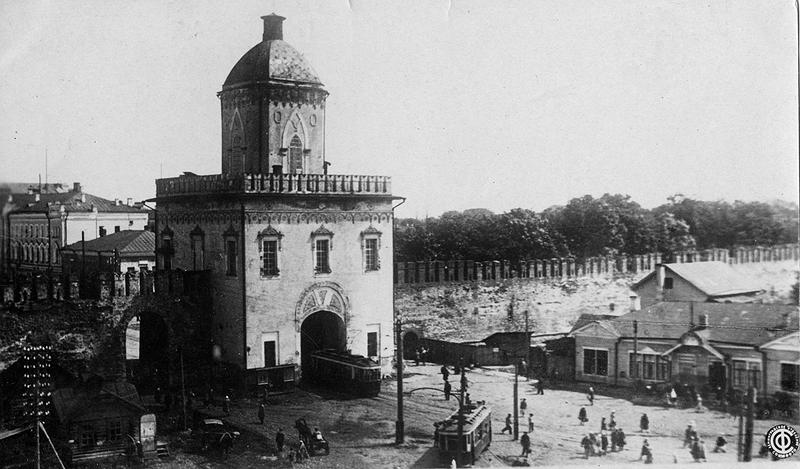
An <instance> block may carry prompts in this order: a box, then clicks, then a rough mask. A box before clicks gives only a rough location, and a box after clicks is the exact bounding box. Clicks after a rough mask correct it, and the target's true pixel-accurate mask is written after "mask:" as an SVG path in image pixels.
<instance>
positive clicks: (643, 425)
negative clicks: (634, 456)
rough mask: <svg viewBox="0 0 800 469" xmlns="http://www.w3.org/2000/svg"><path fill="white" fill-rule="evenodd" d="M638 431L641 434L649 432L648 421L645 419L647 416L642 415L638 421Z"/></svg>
mask: <svg viewBox="0 0 800 469" xmlns="http://www.w3.org/2000/svg"><path fill="white" fill-rule="evenodd" d="M639 429H640V430H641V431H642V432H643V433H648V432H650V419H649V418H647V414H642V418H640V419H639Z"/></svg>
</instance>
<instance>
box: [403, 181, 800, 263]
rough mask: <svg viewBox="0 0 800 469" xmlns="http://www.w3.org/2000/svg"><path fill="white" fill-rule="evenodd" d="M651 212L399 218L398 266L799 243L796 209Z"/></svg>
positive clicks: (613, 202) (602, 209) (588, 207)
mask: <svg viewBox="0 0 800 469" xmlns="http://www.w3.org/2000/svg"><path fill="white" fill-rule="evenodd" d="M668 200H669V202H668V203H666V204H664V205H661V206H659V207H656V208H654V209H652V210H649V209H645V208H642V207H641V206H640V205H639V204H638V203H636V202H635V201H633V200H631V197H630V196H628V195H621V194H605V195H603V196H602V197H599V198H594V197H592V196H590V195H585V196H583V197H578V198H574V199H572V200H570V201H569V203H568V204H567V205H565V206H556V207H551V208H548V209H546V210H544V211H542V212H534V211H533V210H528V209H522V208H516V209H513V210H511V211H509V212H506V213H502V214H495V213H493V212H491V211H489V210H486V209H470V210H465V211H463V212H456V211H451V212H446V213H444V214H443V215H442V216H441V217H438V218H427V219H425V220H418V219H415V218H405V219H398V220H397V222H396V225H395V260H396V261H399V262H408V261H418V260H436V259H438V260H450V259H470V260H476V261H481V260H494V259H507V260H511V261H517V260H523V259H542V258H550V257H563V256H570V255H571V256H575V257H578V258H584V257H590V256H599V255H616V254H622V253H625V254H645V253H648V252H656V251H658V252H661V253H663V254H665V255H666V256H667V260H669V259H670V256H671V255H672V254H673V253H674V252H676V251H682V250H687V249H709V248H728V249H730V248H734V247H737V246H757V245H762V246H769V245H775V244H784V243H796V242H797V241H798V207H797V205H796V204H793V203H787V202H771V203H764V202H739V201H737V202H734V203H729V202H725V201H713V202H707V201H701V200H693V199H690V198H686V197H683V196H682V195H675V196H672V197H669V198H668Z"/></svg>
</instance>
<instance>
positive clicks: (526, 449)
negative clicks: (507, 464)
mask: <svg viewBox="0 0 800 469" xmlns="http://www.w3.org/2000/svg"><path fill="white" fill-rule="evenodd" d="M519 443H520V444H521V445H522V456H524V457H526V458H527V457H528V455H529V454H531V437H530V436H528V432H525V433H523V434H522V438H520V439H519Z"/></svg>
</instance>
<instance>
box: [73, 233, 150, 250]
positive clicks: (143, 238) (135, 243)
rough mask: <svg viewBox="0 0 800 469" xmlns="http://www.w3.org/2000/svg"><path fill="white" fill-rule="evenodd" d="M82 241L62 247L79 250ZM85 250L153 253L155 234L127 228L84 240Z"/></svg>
mask: <svg viewBox="0 0 800 469" xmlns="http://www.w3.org/2000/svg"><path fill="white" fill-rule="evenodd" d="M82 243H83V241H78V242H77V243H72V244H70V245H69V246H67V247H65V248H64V249H68V250H73V251H75V252H81V251H82V250H83V249H84V248H82V247H81V244H82ZM85 249H86V251H89V252H109V251H114V250H115V249H116V250H118V251H119V253H120V255H126V254H128V255H131V254H151V255H152V254H154V252H155V250H156V235H155V233H153V232H152V231H144V230H127V231H120V232H118V233H114V234H110V235H107V236H103V237H100V238H96V239H92V240H90V241H86V245H85Z"/></svg>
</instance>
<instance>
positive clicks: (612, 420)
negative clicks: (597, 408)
mask: <svg viewBox="0 0 800 469" xmlns="http://www.w3.org/2000/svg"><path fill="white" fill-rule="evenodd" d="M608 428H609V430H613V429H615V428H617V420H616V418H615V415H614V411H613V410H612V411H611V415H610V416H609V417H608Z"/></svg>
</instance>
